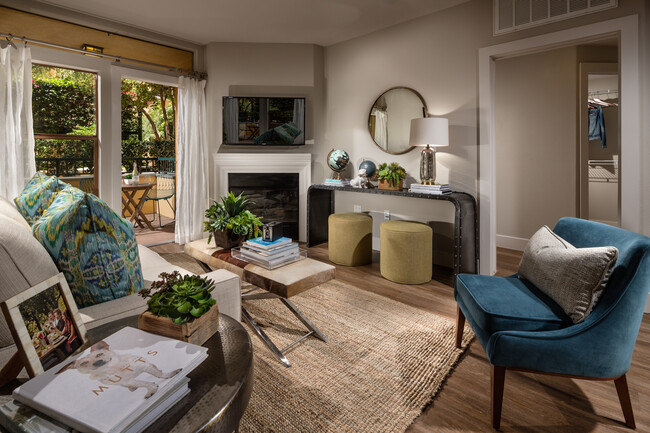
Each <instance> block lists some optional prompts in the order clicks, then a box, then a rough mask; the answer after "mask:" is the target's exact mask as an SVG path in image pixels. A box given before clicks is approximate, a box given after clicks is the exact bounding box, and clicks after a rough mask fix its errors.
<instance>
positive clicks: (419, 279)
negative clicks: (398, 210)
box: [379, 221, 433, 284]
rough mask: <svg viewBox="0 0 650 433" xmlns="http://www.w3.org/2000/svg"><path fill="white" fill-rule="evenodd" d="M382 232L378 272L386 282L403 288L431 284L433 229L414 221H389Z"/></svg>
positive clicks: (381, 227)
mask: <svg viewBox="0 0 650 433" xmlns="http://www.w3.org/2000/svg"><path fill="white" fill-rule="evenodd" d="M379 230H380V232H379V236H380V238H379V239H380V243H381V247H380V256H379V270H380V272H381V275H382V276H383V277H384V278H386V279H387V280H391V281H395V282H396V283H402V284H422V283H426V282H427V281H429V280H431V271H432V268H433V230H431V227H429V226H428V225H426V224H424V223H419V222H415V221H386V222H383V223H382V224H381V226H380V229H379Z"/></svg>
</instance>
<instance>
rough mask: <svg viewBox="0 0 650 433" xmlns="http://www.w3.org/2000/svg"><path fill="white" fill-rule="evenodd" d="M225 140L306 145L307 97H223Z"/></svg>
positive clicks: (228, 142)
mask: <svg viewBox="0 0 650 433" xmlns="http://www.w3.org/2000/svg"><path fill="white" fill-rule="evenodd" d="M222 112H223V143H224V144H237V145H242V144H243V145H247V144H252V145H265V146H300V145H303V144H305V98H266V97H264V98H260V97H235V96H224V97H223V107H222Z"/></svg>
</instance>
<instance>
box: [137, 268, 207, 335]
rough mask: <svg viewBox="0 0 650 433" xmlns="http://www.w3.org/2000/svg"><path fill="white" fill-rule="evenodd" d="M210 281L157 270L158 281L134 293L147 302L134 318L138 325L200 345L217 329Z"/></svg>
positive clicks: (143, 328)
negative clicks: (144, 309)
mask: <svg viewBox="0 0 650 433" xmlns="http://www.w3.org/2000/svg"><path fill="white" fill-rule="evenodd" d="M213 289H214V281H212V280H209V279H207V278H202V277H199V276H197V275H184V276H183V275H181V274H180V273H179V272H178V271H174V272H172V273H171V274H169V273H165V272H163V273H161V274H160V280H158V281H154V282H153V283H152V284H151V288H149V289H143V290H141V291H140V292H138V294H139V295H140V296H142V297H143V298H145V299H146V298H149V300H148V301H147V311H145V312H144V313H142V314H141V315H140V317H139V318H138V328H140V329H142V330H144V331H149V332H153V333H156V334H159V335H164V336H166V337H170V338H176V339H177V340H183V341H187V342H190V343H193V344H198V345H201V344H203V343H205V342H206V341H207V340H208V339H209V338H210V337H212V335H214V333H215V332H217V330H218V329H219V310H218V309H217V301H216V300H215V299H214V298H212V295H211V293H210V292H212V290H213Z"/></svg>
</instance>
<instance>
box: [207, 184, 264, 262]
mask: <svg viewBox="0 0 650 433" xmlns="http://www.w3.org/2000/svg"><path fill="white" fill-rule="evenodd" d="M250 204H251V201H250V200H248V198H246V196H244V195H242V194H239V195H238V196H236V197H235V195H234V194H233V193H232V192H231V193H229V194H228V195H227V196H225V197H221V203H219V202H217V201H216V200H215V201H214V204H213V205H212V206H210V207H209V208H207V209H206V210H205V217H206V218H207V219H208V220H207V221H205V223H204V228H203V231H206V232H208V233H210V234H209V236H208V243H210V240H212V237H213V236H214V239H215V242H216V244H217V246H218V247H222V248H225V249H227V250H229V249H231V248H234V247H237V246H239V245H241V244H242V242H243V241H244V240H246V239H248V238H251V237H257V236H259V235H260V234H261V233H262V231H261V230H260V227H261V226H262V221H260V218H258V217H257V216H255V215H254V214H252V213H251V212H250V211H249V210H248V209H247V208H248V206H249V205H250Z"/></svg>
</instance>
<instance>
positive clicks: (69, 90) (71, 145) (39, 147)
mask: <svg viewBox="0 0 650 433" xmlns="http://www.w3.org/2000/svg"><path fill="white" fill-rule="evenodd" d="M32 112H33V115H34V139H35V144H36V147H35V154H36V170H37V171H41V172H44V173H46V174H48V175H56V176H58V177H60V178H61V179H62V180H63V181H65V182H67V183H69V184H71V185H73V186H76V187H78V188H80V189H82V190H84V191H86V192H92V193H94V194H97V184H98V182H97V179H98V164H97V161H98V145H99V141H98V138H97V130H98V116H97V74H94V73H91V72H83V71H77V70H73V69H65V68H58V67H53V66H46V65H38V64H35V65H33V67H32Z"/></svg>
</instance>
